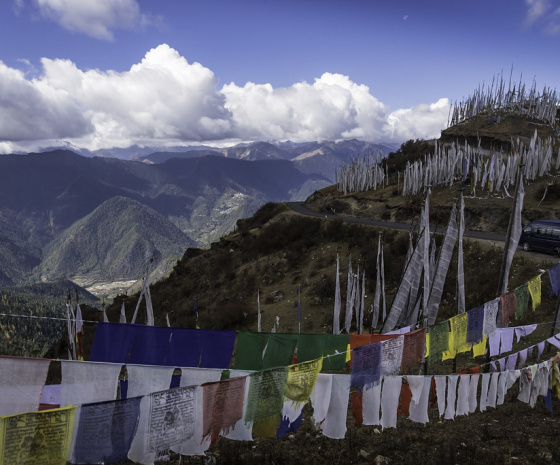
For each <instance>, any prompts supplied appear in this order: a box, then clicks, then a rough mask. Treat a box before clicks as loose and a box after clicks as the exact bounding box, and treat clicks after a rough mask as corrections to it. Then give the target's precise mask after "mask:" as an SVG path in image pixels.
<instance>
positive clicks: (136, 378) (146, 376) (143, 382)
mask: <svg viewBox="0 0 560 465" xmlns="http://www.w3.org/2000/svg"><path fill="white" fill-rule="evenodd" d="M174 370H175V369H174V367H164V366H148V365H127V366H126V371H127V375H128V389H127V395H128V397H137V396H146V395H148V394H151V393H152V392H159V391H164V390H166V389H169V386H170V385H171V378H172V376H173V371H174Z"/></svg>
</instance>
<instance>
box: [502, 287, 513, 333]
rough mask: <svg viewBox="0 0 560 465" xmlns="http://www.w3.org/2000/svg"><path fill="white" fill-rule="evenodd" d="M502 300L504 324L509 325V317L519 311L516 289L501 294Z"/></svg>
mask: <svg viewBox="0 0 560 465" xmlns="http://www.w3.org/2000/svg"><path fill="white" fill-rule="evenodd" d="M500 301H501V302H502V325H504V326H507V325H508V323H509V319H510V317H511V316H512V315H514V314H515V312H516V311H517V299H516V297H515V291H509V292H506V293H505V294H502V295H501V296H500Z"/></svg>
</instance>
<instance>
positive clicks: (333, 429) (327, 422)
mask: <svg viewBox="0 0 560 465" xmlns="http://www.w3.org/2000/svg"><path fill="white" fill-rule="evenodd" d="M323 376H328V377H330V378H331V389H330V397H329V404H328V409H327V414H326V416H325V419H324V420H323V421H322V422H321V423H320V428H321V431H322V432H323V435H324V436H326V437H328V438H331V439H343V438H344V436H345V435H346V418H347V415H348V396H349V393H350V377H349V376H348V375H330V374H325V375H323Z"/></svg>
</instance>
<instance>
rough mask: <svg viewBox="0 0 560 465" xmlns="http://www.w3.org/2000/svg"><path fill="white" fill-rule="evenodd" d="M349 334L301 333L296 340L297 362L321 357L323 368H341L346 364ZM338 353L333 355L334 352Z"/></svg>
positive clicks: (327, 369)
mask: <svg viewBox="0 0 560 465" xmlns="http://www.w3.org/2000/svg"><path fill="white" fill-rule="evenodd" d="M348 344H350V335H349V334H301V335H300V337H299V342H298V352H297V361H298V363H301V362H307V361H309V360H315V359H317V358H319V357H323V370H322V371H329V370H342V369H344V365H345V364H346V351H347V350H348ZM337 353H338V354H340V355H335V354H337Z"/></svg>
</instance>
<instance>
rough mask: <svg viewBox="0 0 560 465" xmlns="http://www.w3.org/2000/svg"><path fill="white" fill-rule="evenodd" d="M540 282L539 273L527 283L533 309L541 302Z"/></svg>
mask: <svg viewBox="0 0 560 465" xmlns="http://www.w3.org/2000/svg"><path fill="white" fill-rule="evenodd" d="M541 284H542V282H541V275H538V276H535V277H534V278H533V279H531V280H530V281H529V282H528V283H527V286H528V288H529V293H530V294H531V302H532V306H533V311H535V309H536V308H537V307H538V306H539V305H540V304H541V287H542V286H541Z"/></svg>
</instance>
